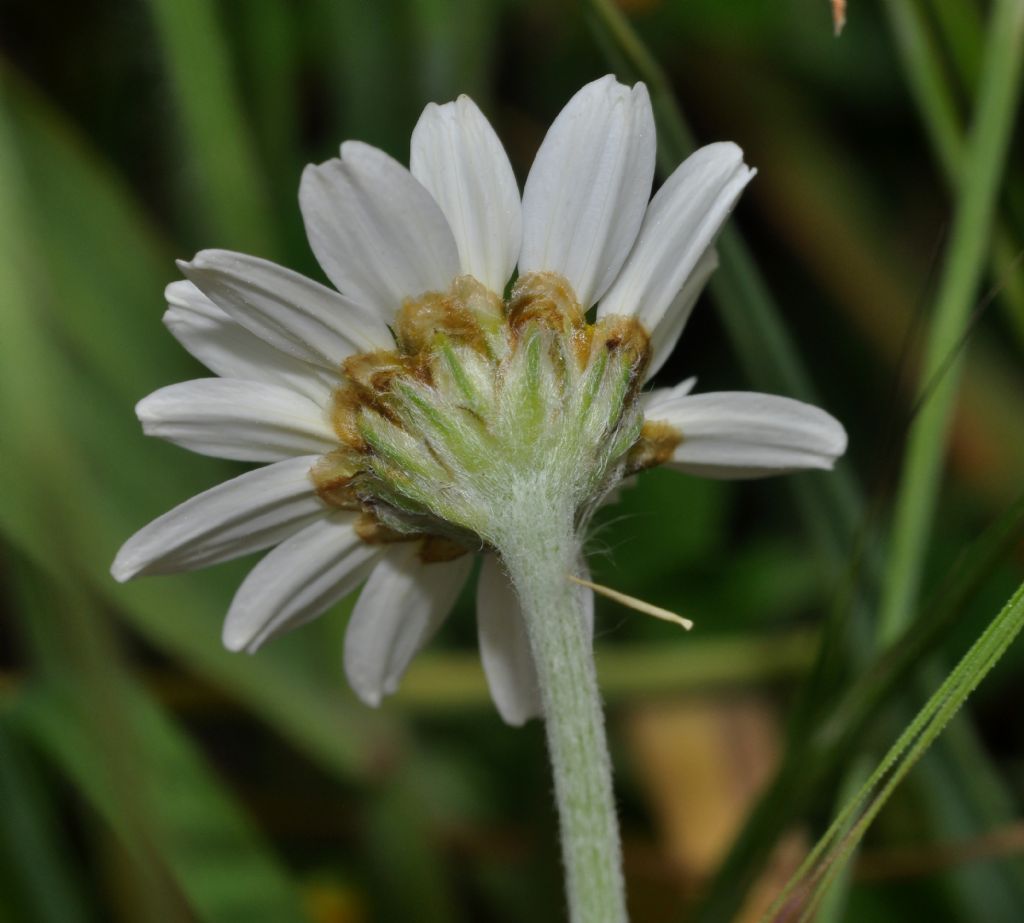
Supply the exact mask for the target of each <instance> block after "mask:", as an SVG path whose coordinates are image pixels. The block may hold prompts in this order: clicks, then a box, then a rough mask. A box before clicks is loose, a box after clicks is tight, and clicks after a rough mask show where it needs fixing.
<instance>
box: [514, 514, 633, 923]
mask: <svg viewBox="0 0 1024 923" xmlns="http://www.w3.org/2000/svg"><path fill="white" fill-rule="evenodd" d="M515 518H516V519H517V521H519V522H521V523H529V524H530V528H513V529H510V530H508V531H506V532H505V535H504V539H503V540H502V541H499V543H498V545H499V550H500V552H501V556H502V559H503V561H504V562H505V566H506V568H507V570H508V574H509V577H510V578H511V580H512V583H513V585H514V586H515V588H516V592H517V593H518V595H519V601H520V604H521V606H522V610H523V615H524V617H525V620H526V627H527V631H528V633H529V637H530V647H531V650H532V651H533V659H534V663H535V664H536V667H537V678H538V682H539V685H540V691H541V700H542V702H543V705H544V723H545V727H546V730H547V739H548V752H549V754H550V757H551V767H552V772H553V774H554V782H555V800H556V802H557V804H558V815H559V823H560V827H561V839H562V859H563V862H564V864H565V880H566V892H567V897H568V902H569V918H570V920H572V921H573V923H623V921H625V920H626V919H627V915H626V902H625V885H624V883H623V878H622V858H621V848H620V846H619V829H618V821H617V819H616V816H615V801H614V797H613V794H612V776H611V761H610V759H609V756H608V744H607V740H606V736H605V727H604V714H603V711H602V707H601V697H600V694H599V692H598V688H597V671H596V670H595V668H594V655H593V652H592V647H591V638H590V632H589V631H588V629H587V627H586V625H585V623H584V618H583V611H582V604H581V600H582V595H581V592H580V591H579V590H578V588H576V587H575V586H574V585H573V584H571V583H570V582H569V580H568V575H569V574H570V573H573V572H574V571H575V569H576V566H577V564H576V562H577V561H578V560H579V543H578V542H577V540H576V537H575V535H574V532H573V528H572V516H571V513H569V512H566V513H565V514H564V515H559V513H558V511H557V509H555V510H552V509H550V508H548V509H541V508H538V509H537V510H536V516H532V517H529V518H527V517H526V516H516V517H515Z"/></svg>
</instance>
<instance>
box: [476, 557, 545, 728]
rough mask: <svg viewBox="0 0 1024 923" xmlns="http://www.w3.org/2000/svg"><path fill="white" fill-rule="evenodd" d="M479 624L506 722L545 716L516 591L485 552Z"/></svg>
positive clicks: (487, 670)
mask: <svg viewBox="0 0 1024 923" xmlns="http://www.w3.org/2000/svg"><path fill="white" fill-rule="evenodd" d="M476 623H477V635H478V637H479V641H480V659H481V661H482V662H483V666H484V673H485V674H486V676H487V684H488V686H489V687H490V689H491V698H492V699H493V700H494V704H495V706H496V707H497V709H498V714H500V715H501V717H502V719H503V720H504V721H505V723H506V724H511V725H513V726H516V727H518V726H519V725H521V724H525V723H526V722H527V721H529V720H530V718H536V717H537V716H538V715H540V714H541V700H540V688H539V687H538V685H537V670H536V667H535V666H534V664H533V655H532V654H531V653H530V639H529V638H528V637H527V634H526V623H525V622H524V621H523V613H522V612H521V610H520V608H519V600H518V599H516V594H515V590H513V589H512V585H511V584H510V583H509V581H508V578H507V577H506V576H505V574H504V572H503V571H502V569H501V564H500V563H499V561H498V558H497V556H496V555H493V554H488V555H485V556H484V560H483V564H482V565H481V568H480V579H479V582H478V583H477V588H476Z"/></svg>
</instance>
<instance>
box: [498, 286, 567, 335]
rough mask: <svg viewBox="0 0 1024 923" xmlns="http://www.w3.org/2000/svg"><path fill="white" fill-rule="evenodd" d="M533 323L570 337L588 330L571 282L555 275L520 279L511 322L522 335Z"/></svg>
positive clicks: (510, 312)
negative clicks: (585, 327) (582, 330)
mask: <svg viewBox="0 0 1024 923" xmlns="http://www.w3.org/2000/svg"><path fill="white" fill-rule="evenodd" d="M531 321H535V322H537V323H539V324H542V325H543V326H545V327H549V328H551V329H552V330H557V331H559V332H562V333H567V334H571V333H573V332H574V331H578V330H581V329H582V328H583V327H584V324H585V321H584V317H583V309H582V308H581V307H580V303H579V302H578V301H577V300H576V295H575V293H574V292H573V290H572V286H570V285H569V282H568V280H566V279H565V278H563V277H562V276H560V275H558V274H557V273H554V272H530V273H527V274H526V275H525V276H521V277H520V279H519V281H517V282H516V284H515V288H513V289H512V297H511V298H510V299H509V307H508V322H509V326H510V327H511V328H512V330H513V331H514V332H516V333H518V332H519V331H520V330H522V329H523V327H525V326H526V325H527V324H528V323H530V322H531Z"/></svg>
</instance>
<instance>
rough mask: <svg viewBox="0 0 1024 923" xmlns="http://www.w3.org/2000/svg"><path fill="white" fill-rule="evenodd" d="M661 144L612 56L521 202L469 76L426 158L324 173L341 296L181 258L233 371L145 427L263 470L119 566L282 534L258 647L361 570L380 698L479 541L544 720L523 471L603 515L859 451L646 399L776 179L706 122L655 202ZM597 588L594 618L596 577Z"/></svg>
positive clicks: (222, 255)
mask: <svg viewBox="0 0 1024 923" xmlns="http://www.w3.org/2000/svg"><path fill="white" fill-rule="evenodd" d="M654 157H655V131H654V120H653V117H652V113H651V106H650V102H649V100H648V96H647V91H646V89H645V87H644V86H643V85H642V84H638V85H636V86H635V87H633V88H629V87H626V86H623V85H621V84H619V83H617V82H616V81H615V79H614V78H613V77H611V76H608V77H604V78H602V79H600V80H597V81H595V82H593V83H591V84H588V85H587V86H585V87H584V88H583V89H582V90H580V91H579V92H578V93H577V94H576V95H575V96H574V97H573V98H572V99H571V100H570V101H569V103H568V104H567V105H566V107H565V108H564V109H563V110H562V112H561V113H560V114H559V116H558V118H557V119H556V120H555V122H554V124H553V125H552V126H551V129H550V131H549V132H548V134H547V137H546V138H545V139H544V142H543V144H542V145H541V148H540V150H539V152H538V154H537V158H536V161H535V162H534V165H533V168H532V169H531V171H530V174H529V177H528V179H527V181H526V186H525V189H524V192H523V195H522V198H521V199H520V195H519V190H518V187H517V185H516V180H515V177H514V175H513V172H512V168H511V166H510V164H509V161H508V158H507V156H506V154H505V151H504V149H503V147H502V145H501V142H500V141H499V140H498V138H497V135H496V134H495V132H494V130H493V129H492V127H491V125H490V124H489V123H488V121H487V119H486V118H485V117H484V116H483V114H482V113H481V112H480V110H479V109H478V108H477V107H476V105H475V104H474V103H473V102H472V100H470V99H468V98H467V97H465V96H463V97H460V98H459V99H458V100H456V101H455V102H453V103H448V104H446V105H443V106H437V105H429V106H428V107H427V108H426V110H425V111H424V112H423V115H422V116H421V118H420V120H419V122H418V124H417V125H416V128H415V130H414V132H413V135H412V151H411V158H410V169H408V170H407V169H406V168H405V167H403V166H402V165H401V164H399V163H398V162H397V161H395V160H393V159H392V158H391V157H389V156H388V155H387V154H384V153H383V152H381V151H379V150H377V149H375V148H373V147H369V146H368V145H365V144H361V143H359V142H346V143H345V144H343V145H342V147H341V157H340V158H336V159H332V160H328V161H327V162H325V163H322V164H319V165H315V166H313V165H311V166H309V167H307V169H306V171H305V173H304V174H303V177H302V183H301V187H300V191H299V203H300V207H301V209H302V215H303V218H304V220H305V225H306V231H307V234H308V237H309V241H310V245H311V246H312V249H313V252H314V253H315V255H316V257H317V259H318V261H319V262H320V265H321V266H322V267H323V270H324V272H325V273H326V274H327V276H328V278H329V279H330V280H331V282H332V283H334V285H335V286H336V289H337V291H335V290H334V289H330V288H327V287H325V286H323V285H321V284H319V283H317V282H314V281H312V280H310V279H307V278H304V277H303V276H301V275H298V274H296V273H294V272H292V271H291V270H288V269H285V268H283V267H281V266H277V265H275V264H273V263H270V262H267V261H266V260H262V259H258V258H256V257H252V256H246V255H243V254H239V253H230V252H227V251H223V250H204V251H202V252H200V253H199V254H197V255H196V257H195V258H194V259H193V260H191V261H190V262H183V263H181V264H180V266H181V270H182V272H183V273H184V275H185V277H186V279H187V281H182V282H175V283H173V284H171V285H170V286H169V287H168V289H167V301H168V310H167V313H166V315H165V316H164V321H165V323H166V324H167V326H168V328H169V329H170V330H171V332H172V333H173V334H174V336H175V337H176V338H177V339H178V340H179V341H180V342H181V344H182V345H183V346H184V347H185V348H186V349H187V350H188V351H189V352H190V353H192V355H193V356H195V357H196V358H197V359H199V361H201V362H202V363H203V364H204V365H206V366H207V368H209V369H210V371H211V372H213V373H214V374H215V375H216V376H219V377H216V378H205V379H199V380H197V381H188V382H183V383H181V384H176V385H171V386H169V387H166V388H163V389H161V390H159V391H157V392H156V393H154V394H151V395H150V396H149V397H147V398H145V399H144V400H142V401H141V402H140V403H139V405H138V407H137V412H138V416H139V419H140V420H141V422H142V425H143V429H144V430H145V432H146V433H148V434H150V435H154V436H160V437H162V438H164V439H167V440H169V441H171V442H174V443H176V444H178V445H181V446H184V447H185V448H188V449H191V450H192V451H195V452H199V453H202V454H205V455H212V456H215V457H219V458H227V459H235V460H239V461H247V462H259V463H262V464H263V465H264V467H260V468H257V469H255V470H252V471H249V472H247V473H246V474H243V475H241V476H239V477H236V478H234V479H232V480H230V481H227V482H225V483H223V484H220V485H218V486H217V487H214V488H212V489H211V490H208V491H206V492H205V493H202V494H200V495H198V496H196V497H193V498H192V499H190V500H188V501H186V502H185V503H183V504H181V505H180V506H178V507H176V508H175V509H173V510H171V511H170V512H168V513H166V514H164V515H163V516H161V517H160V518H159V519H157V520H155V521H154V522H152V523H150V524H149V525H148V526H146V527H145V528H143V529H142V530H141V531H140V532H138V533H137V534H136V535H135V536H133V537H132V538H131V539H129V541H128V542H127V543H126V544H125V545H124V547H123V548H122V549H121V550H120V552H119V554H118V555H117V558H116V560H115V561H114V565H113V568H112V573H113V575H114V577H116V578H117V579H118V580H122V581H123V580H128V579H130V578H132V577H136V576H139V575H143V574H164V573H172V572H178V571H187V570H192V569H195V568H200V567H205V566H207V565H211V564H215V563H217V562H220V561H225V560H228V559H231V558H236V557H239V556H241V555H245V554H249V553H251V552H255V551H261V550H264V549H267V548H272V550H271V551H270V552H269V553H268V554H267V555H266V556H265V557H264V558H263V559H262V560H261V561H260V562H259V563H258V564H257V565H256V566H255V567H254V568H253V570H252V571H251V572H250V573H249V575H248V577H247V578H246V579H245V581H244V582H243V583H242V585H241V587H240V588H239V590H238V592H237V594H236V595H235V598H234V601H233V602H232V604H231V608H230V610H229V612H228V615H227V619H226V621H225V624H224V633H223V638H224V643H225V645H226V646H227V647H228V648H230V649H232V650H245V651H255V650H256V649H257V648H258V647H260V646H261V645H262V644H263V643H264V642H265V641H267V640H269V639H270V638H272V637H274V636H275V635H278V634H280V633H281V632H284V631H287V630H290V629H292V628H295V627H296V626H298V625H301V624H303V623H304V622H307V621H309V620H311V619H313V618H316V617H317V616H318V615H320V614H321V613H322V612H324V611H325V610H326V609H327V608H329V607H330V606H331V605H332V604H333V603H335V602H337V601H338V600H340V599H341V598H343V597H345V596H347V595H348V594H350V593H352V592H353V591H354V590H356V588H357V587H359V586H360V584H363V583H364V582H365V586H363V589H362V591H361V593H360V595H359V599H358V602H357V603H356V606H355V609H354V611H353V613H352V617H351V620H350V622H349V626H348V630H347V634H346V638H345V670H346V673H347V675H348V678H349V681H350V683H351V685H352V687H353V689H354V690H355V692H356V693H357V694H358V696H359V697H360V698H361V699H362V700H363V701H364V702H366V703H368V704H370V705H377V704H378V703H379V702H380V700H381V698H382V697H383V696H384V695H387V694H388V693H391V692H394V691H395V689H396V688H397V686H398V683H399V681H400V679H401V677H402V675H403V673H404V671H405V670H406V668H407V667H408V665H409V662H410V660H411V659H412V657H413V656H414V655H415V653H416V652H417V651H418V650H419V649H420V648H421V647H422V646H423V645H424V644H425V643H426V642H427V641H428V640H429V639H430V637H431V636H432V635H433V634H434V633H435V631H436V630H437V629H438V627H439V626H440V624H441V623H442V622H443V620H444V619H445V617H446V616H447V614H448V612H449V610H450V608H451V607H452V605H453V603H454V601H455V599H456V597H457V596H458V595H459V593H460V591H461V589H462V586H463V584H464V583H465V581H466V579H467V577H468V576H469V574H470V571H471V568H472V562H473V559H474V557H476V556H478V555H479V556H482V559H483V560H482V566H481V570H480V576H479V581H478V585H477V594H476V598H477V619H478V629H479V640H480V653H481V658H482V661H483V666H484V670H485V672H486V674H487V678H488V681H489V684H490V688H491V692H492V695H493V698H494V701H495V704H496V705H497V708H498V710H499V712H500V713H501V715H502V717H503V718H504V719H505V720H506V721H507V722H509V723H511V724H521V723H523V722H524V721H526V720H527V719H528V718H530V717H532V716H534V715H537V714H538V713H539V711H540V697H539V693H538V688H537V680H536V675H535V672H534V666H533V662H532V659H531V653H530V647H529V642H528V639H527V634H526V629H525V625H524V622H523V618H522V616H521V613H520V610H519V604H518V601H517V599H516V596H515V594H514V592H513V590H512V588H511V586H510V584H509V582H508V580H507V578H506V576H505V574H504V572H503V569H502V565H501V561H500V557H499V556H498V554H497V553H496V549H498V548H500V547H501V545H502V539H503V537H504V536H505V534H506V532H505V531H503V530H504V529H505V528H506V526H507V524H508V522H509V521H510V520H511V519H512V518H514V516H515V514H516V510H517V508H518V506H519V505H520V504H519V502H518V500H517V498H522V497H523V496H525V493H524V491H526V492H533V493H538V492H539V495H542V496H543V497H545V498H547V497H548V496H550V503H551V505H552V508H553V509H554V508H556V507H557V508H559V509H561V508H562V507H566V509H567V510H568V515H570V516H572V517H573V521H575V522H576V523H577V524H578V527H579V529H580V530H581V531H582V529H584V528H585V526H586V523H587V521H588V520H589V517H590V515H591V514H592V512H593V510H594V509H596V507H597V506H598V505H599V504H600V503H601V501H602V499H603V498H604V497H605V496H606V495H607V494H608V493H609V492H610V491H611V490H612V489H614V488H615V486H616V485H617V484H618V483H619V482H620V481H621V480H622V478H623V477H626V476H629V475H631V474H633V473H635V472H636V471H639V470H641V469H643V468H647V467H651V466H653V465H656V464H666V465H668V466H670V467H672V468H675V469H678V470H680V471H684V472H689V473H691V474H698V475H703V476H709V477H728V478H733V477H757V476H762V475H767V474H781V473H784V472H789V471H797V470H801V469H807V468H831V466H832V464H833V462H834V461H835V460H836V458H838V457H839V456H840V455H841V454H842V453H843V451H844V450H845V447H846V436H845V433H844V431H843V428H842V427H841V426H840V424H839V423H838V422H836V421H835V420H834V419H833V418H832V417H831V416H829V415H828V414H827V413H825V412H824V411H822V410H819V409H817V408H815V407H811V406H808V405H806V404H803V403H800V402H798V401H795V400H791V399H788V398H784V397H774V396H770V395H764V394H747V393H739V392H728V393H719V394H697V395H694V394H691V393H690V389H691V387H692V384H693V382H692V381H689V382H686V383H684V384H683V385H680V386H679V387H677V388H674V389H665V390H656V391H653V392H650V393H647V394H641V393H640V389H641V387H642V385H643V383H644V381H646V380H647V379H648V378H649V377H650V376H651V375H653V374H654V372H656V371H657V370H658V368H660V367H661V365H662V364H663V363H664V362H665V360H666V359H667V357H668V356H669V355H670V354H671V352H672V350H673V348H674V346H675V343H676V341H677V339H678V337H679V335H680V333H681V332H682V329H683V326H684V325H685V323H686V319H687V317H688V316H689V313H690V310H691V309H692V307H693V305H694V303H695V301H696V300H697V297H698V295H699V294H700V291H701V289H702V288H703V286H704V284H705V282H706V281H707V279H708V277H709V276H710V275H711V273H712V272H713V271H714V269H715V265H716V257H715V252H714V249H713V244H714V240H715V237H716V235H717V234H718V232H719V230H720V228H721V226H722V224H723V222H724V221H725V219H726V217H727V216H728V214H729V212H730V210H731V209H732V207H733V205H734V204H735V202H736V199H737V198H738V196H739V194H740V192H741V191H742V190H743V188H744V186H745V185H746V184H747V183H748V182H749V180H750V179H751V177H752V176H753V174H754V171H753V170H751V169H749V168H748V167H747V166H745V164H744V163H743V156H742V153H741V151H740V149H739V148H738V147H736V145H734V144H729V143H722V144H711V145H709V146H707V147H704V148H702V149H701V150H699V151H697V152H696V153H695V154H693V156H691V157H690V158H689V159H688V160H686V162H685V163H683V164H682V165H681V166H680V167H679V168H678V169H677V170H676V171H675V173H673V174H672V176H671V177H670V178H669V179H668V181H667V182H666V183H665V184H664V185H663V186H662V187H661V189H660V190H659V191H658V193H657V194H656V195H655V196H654V198H653V199H651V200H650V202H648V198H649V196H650V191H651V183H652V179H653V174H654ZM517 269H518V277H517V281H516V282H515V284H514V285H513V287H512V289H511V292H510V294H509V297H508V298H507V299H506V298H504V293H505V291H506V287H507V285H508V283H509V281H510V280H511V279H512V277H513V275H514V274H515V273H516V271H517ZM594 305H597V309H596V317H594V319H593V322H588V320H587V312H588V311H589V310H590V309H591V308H592V307H593V306H594ZM510 485H512V486H510ZM584 569H585V565H584V564H583V562H580V570H581V571H582V570H584ZM579 592H580V593H584V594H586V601H585V605H584V617H585V618H586V619H588V620H589V621H591V622H592V618H593V601H592V597H591V593H590V591H589V590H586V589H583V588H580V590H579Z"/></svg>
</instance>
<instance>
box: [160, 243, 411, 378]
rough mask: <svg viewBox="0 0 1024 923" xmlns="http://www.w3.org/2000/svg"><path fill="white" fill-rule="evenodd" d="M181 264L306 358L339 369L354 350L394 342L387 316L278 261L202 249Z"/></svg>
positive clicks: (257, 330) (288, 350) (272, 340)
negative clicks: (188, 260)
mask: <svg viewBox="0 0 1024 923" xmlns="http://www.w3.org/2000/svg"><path fill="white" fill-rule="evenodd" d="M178 267H179V268H180V269H181V271H182V272H183V273H184V274H185V276H186V277H187V278H188V279H189V280H191V281H192V282H193V283H194V284H195V285H196V287H198V288H199V289H200V290H201V291H202V292H203V294H204V295H206V296H207V297H208V298H209V299H210V300H211V301H212V302H213V303H214V304H216V305H217V306H218V307H219V308H220V309H221V310H222V311H224V312H225V313H226V314H228V315H229V316H230V317H232V318H233V319H234V320H235V321H236V322H237V323H239V324H241V325H242V326H243V327H245V328H246V329H247V330H249V331H251V332H252V333H254V334H255V335H256V336H258V337H259V338H260V339H262V340H264V341H265V342H267V343H269V344H270V345H271V346H273V347H275V348H276V349H278V350H280V351H281V352H283V353H285V354H287V355H289V356H293V357H294V358H296V359H301V360H302V361H304V362H308V363H312V364H314V365H318V366H321V367H323V368H326V369H331V370H335V369H337V368H338V366H339V365H340V364H341V363H342V362H343V361H344V360H345V359H346V358H348V357H349V356H351V355H352V354H353V353H358V352H367V351H370V350H374V349H388V348H389V347H391V346H392V345H393V342H394V341H393V340H392V338H391V336H390V334H389V333H388V329H387V327H386V326H385V325H384V322H383V321H382V320H381V319H380V318H379V317H376V316H375V315H374V314H373V313H371V312H370V311H369V310H368V309H366V308H364V307H362V306H361V305H360V304H359V303H358V302H355V301H353V300H352V299H350V298H345V297H343V296H342V295H339V294H338V293H337V292H335V291H332V290H331V289H329V288H327V287H326V286H325V285H321V284H320V283H319V282H314V281H313V280H312V279H308V278H306V277H305V276H303V275H300V274H299V273H297V272H292V271H291V270H290V269H285V268H284V267H283V266H278V265H277V264H276V263H271V262H269V261H267V260H261V259H259V258H258V257H255V256H248V255H246V254H244V253H233V252H231V251H229V250H201V251H200V252H199V253H197V254H196V255H195V257H194V258H193V259H192V261H191V262H184V261H179V262H178Z"/></svg>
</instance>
